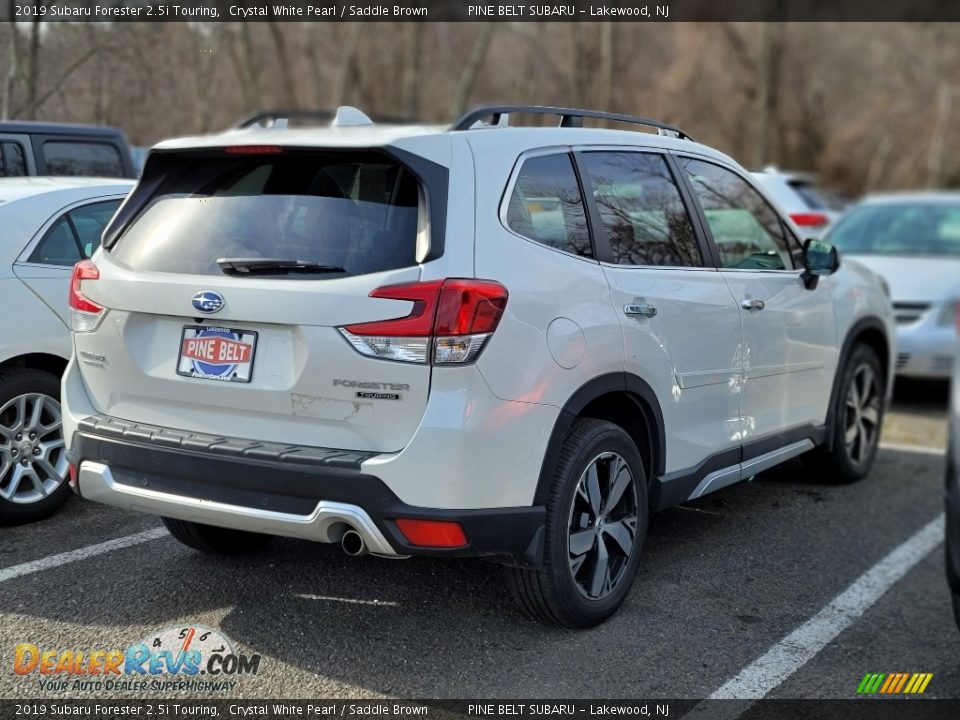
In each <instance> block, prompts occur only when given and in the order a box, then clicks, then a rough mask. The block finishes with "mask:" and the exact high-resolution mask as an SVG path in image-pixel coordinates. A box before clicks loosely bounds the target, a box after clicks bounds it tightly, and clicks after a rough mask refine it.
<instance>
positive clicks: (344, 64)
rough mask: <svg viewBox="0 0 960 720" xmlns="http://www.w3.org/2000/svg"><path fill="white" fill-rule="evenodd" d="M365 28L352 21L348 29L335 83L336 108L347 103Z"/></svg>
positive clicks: (334, 102) (334, 101)
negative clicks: (358, 49)
mask: <svg viewBox="0 0 960 720" xmlns="http://www.w3.org/2000/svg"><path fill="white" fill-rule="evenodd" d="M362 30H363V24H362V23H351V24H350V29H349V30H348V31H347V39H346V41H345V42H344V48H343V59H342V61H341V63H340V67H339V68H338V70H337V77H336V80H335V81H334V83H333V98H332V103H331V104H332V105H333V107H335V108H338V107H340V106H341V105H346V104H347V100H348V99H349V90H350V88H349V82H350V78H351V76H352V75H353V65H354V63H355V62H356V58H357V48H358V46H359V44H360V33H361V32H362Z"/></svg>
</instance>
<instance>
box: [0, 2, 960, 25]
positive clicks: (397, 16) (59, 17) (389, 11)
mask: <svg viewBox="0 0 960 720" xmlns="http://www.w3.org/2000/svg"><path fill="white" fill-rule="evenodd" d="M11 14H12V16H11ZM10 19H13V20H16V21H22V22H27V21H34V20H41V21H43V22H263V21H268V20H269V21H273V22H275V21H283V22H385V21H389V22H538V21H539V22H545V21H549V22H610V21H619V22H672V21H784V22H792V21H797V22H820V21H841V22H843V21H871V22H898V21H902V22H957V21H960V2H958V0H568V1H567V2H556V3H553V4H550V3H527V2H505V1H504V0H473V1H470V0H382V1H380V2H378V1H376V0H358V1H357V2H339V1H338V2H327V1H326V0H278V1H277V2H268V1H267V0H233V1H232V2H231V1H230V0H172V1H170V2H153V1H149V2H144V1H140V0H128V1H123V0H29V1H26V2H18V1H17V0H14V1H13V2H10V3H8V2H3V3H2V5H0V20H10Z"/></svg>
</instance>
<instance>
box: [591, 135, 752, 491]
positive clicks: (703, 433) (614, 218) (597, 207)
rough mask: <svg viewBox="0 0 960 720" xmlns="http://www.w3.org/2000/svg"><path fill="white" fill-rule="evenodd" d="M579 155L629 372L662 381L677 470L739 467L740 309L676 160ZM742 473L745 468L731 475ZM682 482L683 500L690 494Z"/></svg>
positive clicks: (669, 455)
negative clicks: (707, 243)
mask: <svg viewBox="0 0 960 720" xmlns="http://www.w3.org/2000/svg"><path fill="white" fill-rule="evenodd" d="M577 159H578V164H579V166H580V169H581V175H582V177H583V178H584V183H585V185H586V188H587V198H588V203H589V204H590V205H591V210H592V215H593V219H594V225H595V226H596V227H597V228H598V232H597V236H598V242H597V244H598V250H597V253H598V255H601V254H602V255H603V257H601V260H602V267H603V271H604V273H605V274H606V277H607V280H608V282H609V283H610V287H611V291H612V295H613V298H614V305H615V309H616V310H617V311H618V315H619V317H620V323H621V326H622V329H623V338H624V346H625V350H626V369H627V372H629V373H632V374H634V375H636V376H638V377H640V378H642V379H644V380H645V381H647V382H648V383H650V384H651V385H653V386H654V390H655V392H656V393H657V395H658V397H659V398H660V404H661V406H662V409H663V414H664V423H665V425H666V428H667V437H666V442H667V447H666V461H667V468H666V469H667V475H668V478H669V476H670V475H674V476H675V477H679V476H684V477H689V476H691V475H694V474H697V473H698V472H699V473H700V474H701V475H702V474H705V473H703V472H700V471H701V470H703V468H702V467H701V466H702V464H703V463H704V461H707V460H708V459H709V462H710V463H712V467H711V468H710V469H713V470H716V469H719V468H723V467H731V466H738V463H739V461H740V419H739V418H740V394H739V389H740V369H739V365H740V362H741V328H740V315H739V312H738V310H737V306H736V304H735V303H734V300H733V297H732V296H731V294H730V290H729V289H728V287H727V285H726V283H725V282H724V279H723V278H722V277H721V275H720V273H719V272H717V269H716V268H715V267H713V265H712V261H711V259H710V256H709V255H708V254H707V253H706V252H705V247H704V246H703V244H702V242H701V239H700V238H699V237H698V234H697V233H696V231H695V226H694V222H693V220H692V218H691V214H690V212H689V211H688V200H685V199H684V197H683V194H682V192H681V188H680V186H679V185H678V183H677V181H676V177H675V170H674V168H673V167H672V164H671V162H670V159H669V158H668V156H666V155H665V154H663V153H659V152H646V151H644V152H639V151H626V150H591V149H582V150H581V151H580V152H578V154H577ZM739 479H740V476H739V473H738V472H733V473H731V474H730V475H729V476H727V477H726V478H725V480H726V481H728V482H733V481H736V480H739ZM668 484H669V483H668ZM722 484H724V483H723V482H721V483H719V484H717V485H716V486H714V487H712V488H711V489H716V487H719V486H721V485H722ZM692 489H693V488H686V490H692ZM678 491H679V492H680V494H681V495H682V496H681V497H677V498H676V499H677V501H682V500H684V499H686V495H687V494H688V493H685V492H684V491H683V489H679V490H678ZM667 492H674V490H673V489H668V490H667Z"/></svg>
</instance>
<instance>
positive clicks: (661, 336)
mask: <svg viewBox="0 0 960 720" xmlns="http://www.w3.org/2000/svg"><path fill="white" fill-rule="evenodd" d="M523 113H527V114H532V113H535V114H540V115H542V114H550V115H556V116H558V117H560V118H562V120H561V123H560V126H559V127H553V128H543V127H518V126H510V125H509V124H508V116H509V115H511V114H512V115H513V116H514V119H516V116H517V115H522V114H523ZM585 118H587V119H589V118H600V119H604V120H617V121H620V122H626V123H634V124H637V125H644V126H648V127H652V128H654V129H656V130H657V131H658V132H659V134H656V135H655V134H647V133H640V132H631V131H629V130H619V131H614V130H605V129H588V128H585V127H583V120H584V119H585ZM485 120H489V121H490V122H484V121H485ZM837 270H838V260H837V255H836V252H835V251H833V250H832V248H830V247H829V246H828V245H825V244H822V243H813V244H808V245H807V247H806V248H802V247H801V244H800V241H799V239H798V238H797V237H796V236H795V235H794V234H793V231H792V229H791V226H790V225H789V223H788V222H786V221H785V220H784V218H782V217H780V216H779V215H778V214H777V212H776V211H774V209H773V208H772V206H771V205H770V204H769V203H768V202H767V200H766V199H765V198H764V196H763V194H762V193H761V192H759V191H758V190H757V189H756V188H755V186H754V184H753V181H752V180H751V178H750V175H749V174H748V173H746V172H745V171H744V170H743V169H742V168H741V167H740V166H739V165H737V164H736V163H735V162H734V161H733V160H731V159H730V158H728V157H726V156H724V155H722V154H721V153H719V152H717V151H715V150H712V149H710V148H708V147H705V146H703V145H700V144H698V143H696V142H694V141H693V140H691V139H690V138H689V137H688V136H686V135H685V134H684V133H682V132H681V131H679V130H678V129H676V128H673V127H671V126H669V125H664V124H662V123H658V122H654V121H649V120H643V119H641V118H634V117H631V116H621V115H610V114H606V113H598V112H590V111H583V110H570V109H563V108H540V107H485V108H479V109H477V110H474V111H471V112H469V113H467V114H466V115H465V116H464V117H462V118H461V119H460V120H458V121H457V122H456V123H455V124H454V125H453V126H452V127H432V126H431V127H426V126H379V125H375V124H372V123H371V122H370V121H369V120H368V119H366V117H365V116H363V115H362V113H360V112H359V111H357V110H354V109H341V111H340V112H339V113H338V116H337V119H336V120H335V121H334V123H333V127H331V128H324V129H301V130H290V129H252V130H241V131H235V132H230V133H226V134H222V135H217V136H210V137H199V138H189V139H183V140H175V141H170V142H166V143H163V144H161V145H159V146H157V147H156V148H155V149H154V150H153V151H152V152H151V153H150V156H149V158H148V160H147V162H146V166H145V168H144V171H143V177H142V180H141V182H140V185H139V186H138V188H137V189H136V190H135V191H134V192H133V194H132V195H131V197H130V198H129V200H128V201H127V202H126V203H125V204H124V205H123V206H122V207H121V209H120V210H119V211H118V213H117V216H116V217H115V219H114V221H113V223H112V224H111V225H110V227H108V228H107V230H106V232H105V233H104V243H103V247H102V248H101V250H100V251H99V252H98V253H97V254H96V255H95V256H94V257H93V259H92V261H88V262H82V263H80V264H79V265H78V266H77V268H76V272H75V276H74V283H73V294H72V298H71V304H72V307H73V329H74V345H75V354H74V357H73V360H72V361H71V363H70V367H69V368H68V370H67V373H66V376H65V379H64V385H63V392H64V400H65V403H64V426H65V428H66V432H67V437H68V439H69V457H70V462H71V467H72V475H73V478H74V480H73V484H74V486H75V487H76V489H77V491H78V492H79V493H80V495H81V496H83V497H85V498H88V499H90V500H94V501H99V502H103V503H107V504H110V505H115V506H117V507H121V508H129V509H134V510H140V511H144V512H150V513H155V514H157V515H159V516H161V517H163V518H164V523H165V524H166V526H167V527H168V528H169V530H170V531H171V533H172V534H173V535H174V536H175V537H176V538H178V539H179V540H181V541H182V542H184V543H186V544H187V545H190V546H192V547H195V548H198V549H201V550H205V551H211V552H223V553H232V552H241V551H244V550H251V549H254V548H257V547H259V546H260V545H262V544H263V543H264V542H265V541H266V540H267V538H268V537H269V536H270V535H286V536H292V537H298V538H306V539H310V540H317V541H321V542H338V543H342V545H343V548H344V549H345V550H346V551H347V552H348V553H351V554H361V553H364V552H370V553H373V554H377V555H384V556H389V557H397V556H408V555H432V556H486V557H491V558H496V559H500V560H502V561H503V562H504V563H505V564H506V565H507V566H508V572H507V576H508V578H509V583H510V585H511V587H512V589H513V591H514V592H515V594H516V596H517V597H518V599H519V601H520V603H521V604H522V606H523V607H524V608H525V609H526V610H527V611H528V612H529V613H530V614H531V615H533V616H535V617H537V618H540V619H542V620H544V621H548V622H553V623H559V624H563V625H567V626H579V627H584V626H589V625H592V624H596V623H598V622H601V621H602V620H603V619H605V618H606V617H608V616H609V615H610V614H612V613H613V612H614V611H615V610H616V609H617V607H618V606H619V605H620V604H621V603H622V602H623V600H624V598H625V596H626V594H627V592H628V591H629V588H630V585H631V583H632V581H633V578H634V575H635V573H636V570H637V566H638V563H639V556H640V549H641V546H642V544H643V541H644V536H645V534H646V531H647V524H648V515H649V513H650V512H651V511H656V510H661V509H663V508H667V507H670V506H672V505H676V504H678V503H683V502H685V501H687V500H688V499H693V498H698V497H700V496H702V495H705V494H706V493H710V492H713V491H715V490H718V489H719V488H722V487H724V486H726V485H730V484H731V483H735V482H737V481H739V480H742V479H745V478H749V477H751V476H753V475H754V474H756V473H758V472H760V471H762V470H764V469H766V468H769V467H772V466H774V465H776V464H778V463H781V462H783V461H785V460H788V459H790V458H793V457H796V456H798V455H800V454H802V453H805V452H807V451H809V450H813V449H814V448H817V447H819V448H821V455H822V461H823V462H824V463H825V466H826V468H827V472H828V473H829V476H830V477H832V478H834V479H835V480H836V481H838V482H845V481H851V480H855V479H857V478H859V477H861V476H863V475H864V474H865V473H866V472H867V471H868V470H869V468H870V466H871V464H872V462H873V459H874V454H875V452H876V447H877V439H878V436H879V433H880V426H881V419H882V416H883V411H884V406H885V401H886V398H887V393H888V389H889V387H890V375H891V370H892V368H891V362H890V358H891V356H892V353H893V349H892V348H891V337H892V335H893V320H892V316H891V311H890V305H889V301H888V300H887V298H886V297H885V295H884V292H883V290H882V288H881V285H880V283H879V282H878V281H877V280H876V278H875V276H873V275H872V274H871V273H870V272H869V271H867V270H865V269H862V268H860V267H858V266H853V265H851V266H850V267H846V266H845V267H843V268H840V269H839V271H837Z"/></svg>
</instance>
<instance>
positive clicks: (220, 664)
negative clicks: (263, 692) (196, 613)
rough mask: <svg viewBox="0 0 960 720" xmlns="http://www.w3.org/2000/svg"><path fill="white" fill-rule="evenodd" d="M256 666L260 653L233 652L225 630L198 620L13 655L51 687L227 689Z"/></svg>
mask: <svg viewBox="0 0 960 720" xmlns="http://www.w3.org/2000/svg"><path fill="white" fill-rule="evenodd" d="M259 669H260V655H244V654H240V653H237V652H235V651H234V649H233V644H232V643H231V642H230V640H229V639H228V638H227V637H226V635H224V634H223V633H221V632H220V631H219V630H213V629H211V628H207V627H202V626H199V625H194V626H189V627H178V628H167V629H165V630H161V631H159V632H156V633H151V634H150V635H148V636H147V637H145V638H144V639H143V640H141V641H140V642H137V643H134V644H133V645H130V646H129V647H127V648H126V649H123V650H121V649H109V648H92V649H87V650H77V649H69V650H67V649H57V648H43V647H41V646H39V645H37V644H35V643H20V644H18V645H17V646H16V648H15V649H14V655H13V671H14V673H16V674H17V675H20V676H30V677H34V676H36V677H37V678H38V682H39V685H40V689H41V690H45V691H49V692H66V691H71V692H73V691H104V690H106V691H111V690H112V691H122V692H131V691H141V690H142V691H146V690H150V691H153V692H156V691H171V692H174V691H185V690H186V691H194V692H197V691H199V692H231V691H233V690H234V689H235V688H236V686H237V680H236V678H237V677H238V676H242V675H256V674H257V672H258V671H259Z"/></svg>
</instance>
